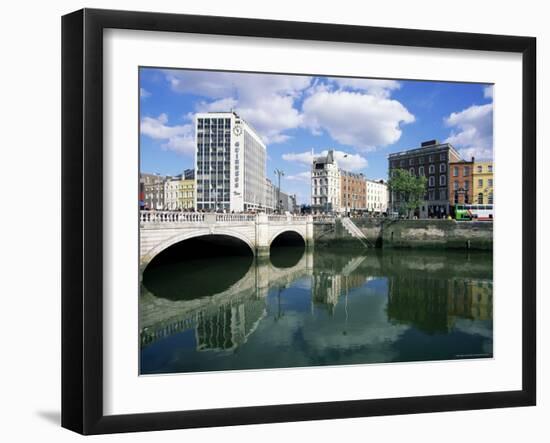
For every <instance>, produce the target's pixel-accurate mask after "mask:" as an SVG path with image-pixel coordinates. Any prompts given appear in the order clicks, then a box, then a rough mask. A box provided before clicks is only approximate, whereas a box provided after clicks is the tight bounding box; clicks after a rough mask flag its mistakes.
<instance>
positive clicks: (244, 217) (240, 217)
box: [216, 214, 256, 222]
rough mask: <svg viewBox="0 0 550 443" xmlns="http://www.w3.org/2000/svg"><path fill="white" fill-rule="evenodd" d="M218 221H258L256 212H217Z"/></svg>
mask: <svg viewBox="0 0 550 443" xmlns="http://www.w3.org/2000/svg"><path fill="white" fill-rule="evenodd" d="M216 221H217V222H253V221H256V216H255V215H254V214H216Z"/></svg>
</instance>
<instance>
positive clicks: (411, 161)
mask: <svg viewBox="0 0 550 443" xmlns="http://www.w3.org/2000/svg"><path fill="white" fill-rule="evenodd" d="M410 165H414V158H409V166H410Z"/></svg>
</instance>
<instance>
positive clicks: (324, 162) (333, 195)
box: [311, 150, 340, 213]
mask: <svg viewBox="0 0 550 443" xmlns="http://www.w3.org/2000/svg"><path fill="white" fill-rule="evenodd" d="M311 210H312V212H314V213H321V212H325V213H333V212H338V211H340V171H339V169H338V164H337V162H336V159H335V158H334V151H332V150H331V151H328V153H327V155H326V156H321V157H316V158H314V159H313V165H312V170H311Z"/></svg>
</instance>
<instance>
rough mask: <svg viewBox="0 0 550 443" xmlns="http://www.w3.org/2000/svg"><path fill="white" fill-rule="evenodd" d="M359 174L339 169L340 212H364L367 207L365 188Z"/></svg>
mask: <svg viewBox="0 0 550 443" xmlns="http://www.w3.org/2000/svg"><path fill="white" fill-rule="evenodd" d="M366 184H367V183H366V181H365V176H364V175H363V174H361V173H355V172H349V171H344V170H343V169H340V211H342V212H344V213H346V214H347V213H353V212H357V211H364V210H365V208H366V205H367V186H366Z"/></svg>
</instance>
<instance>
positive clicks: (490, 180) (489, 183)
mask: <svg viewBox="0 0 550 443" xmlns="http://www.w3.org/2000/svg"><path fill="white" fill-rule="evenodd" d="M487 186H489V187H490V188H492V187H493V179H492V178H490V179H488V180H487Z"/></svg>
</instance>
